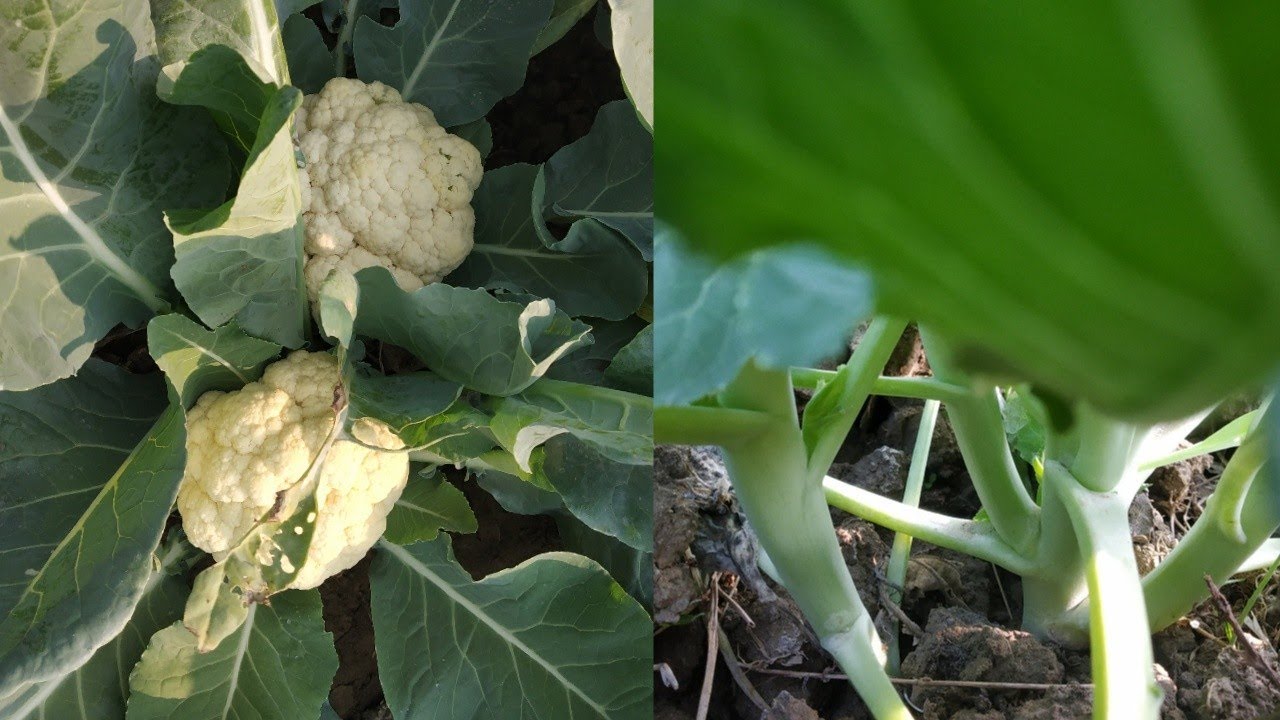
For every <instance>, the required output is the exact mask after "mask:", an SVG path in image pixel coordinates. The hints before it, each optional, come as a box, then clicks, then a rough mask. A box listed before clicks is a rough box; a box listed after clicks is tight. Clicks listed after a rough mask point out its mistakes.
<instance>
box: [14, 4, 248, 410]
mask: <svg viewBox="0 0 1280 720" xmlns="http://www.w3.org/2000/svg"><path fill="white" fill-rule="evenodd" d="M155 53H156V48H155V41H154V35H153V32H152V28H151V21H150V18H149V16H148V6H147V3H146V2H145V1H144V0H73V1H72V2H65V3H58V4H57V5H56V11H55V9H54V6H51V5H50V4H49V3H46V2H39V1H37V0H13V1H12V2H5V3H0V68H4V72H3V73H2V74H0V215H3V217H4V227H3V228H0V390H26V389H29V388H33V387H37V386H39V385H43V384H45V383H48V382H52V381H53V380H57V379H59V378H63V377H67V376H68V375H71V374H73V373H74V372H75V371H76V369H77V368H79V367H80V366H81V365H82V364H84V362H85V360H86V359H88V357H89V353H90V351H91V350H92V349H93V343H94V342H95V341H97V340H98V339H99V338H101V337H102V336H103V335H105V334H106V333H107V331H108V330H110V329H111V328H112V327H113V326H114V325H116V324H117V323H121V322H125V323H129V324H131V325H136V324H138V323H141V322H143V321H144V320H145V319H146V318H147V316H148V315H150V314H151V313H152V312H154V311H159V310H163V309H165V308H167V307H168V305H169V298H170V292H171V291H170V289H169V280H168V271H169V265H170V264H171V263H172V261H173V249H172V247H171V245H170V235H169V232H168V231H167V230H166V229H165V226H164V223H163V220H162V216H161V212H162V211H163V210H164V209H166V208H170V207H183V206H189V205H192V204H202V203H207V202H214V201H217V200H219V199H221V193H222V191H223V188H224V187H225V184H226V178H227V163H226V161H225V159H224V158H223V148H222V141H221V140H220V139H219V138H218V136H217V131H216V130H215V129H214V127H213V124H212V123H210V122H208V121H207V120H206V119H204V118H201V117H199V114H198V113H193V112H192V111H190V110H187V109H180V108H174V107H170V106H167V105H164V104H162V103H161V102H160V101H159V100H158V99H157V98H156V96H155V81H156V75H157V72H158V70H159V64H158V63H157V61H156V58H155Z"/></svg>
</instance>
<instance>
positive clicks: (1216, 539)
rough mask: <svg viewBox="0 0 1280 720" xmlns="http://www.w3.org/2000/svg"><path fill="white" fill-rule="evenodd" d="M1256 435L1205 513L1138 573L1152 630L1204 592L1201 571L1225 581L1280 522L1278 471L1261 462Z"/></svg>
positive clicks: (1243, 448) (1260, 446)
mask: <svg viewBox="0 0 1280 720" xmlns="http://www.w3.org/2000/svg"><path fill="white" fill-rule="evenodd" d="M1255 437H1257V436H1253V435H1251V436H1250V438H1249V439H1246V440H1245V442H1244V444H1242V445H1241V446H1240V449H1239V450H1237V451H1236V454H1235V455H1234V456H1232V458H1231V461H1230V462H1229V463H1227V469H1226V471H1225V472H1223V475H1222V479H1221V480H1220V481H1219V483H1218V487H1219V491H1218V492H1215V493H1214V494H1213V495H1211V496H1210V497H1209V501H1208V502H1207V503H1206V504H1205V509H1204V514H1202V515H1201V516H1200V519H1198V520H1197V521H1196V523H1195V524H1194V525H1192V527H1191V530H1190V531H1189V532H1188V533H1187V534H1186V536H1185V537H1183V538H1182V541H1181V542H1179V543H1178V544H1177V546H1176V547H1174V549H1173V552H1171V553H1169V556H1168V557H1166V558H1165V559H1164V561H1163V562H1161V563H1160V564H1159V565H1157V566H1156V569H1155V570H1152V571H1151V573H1149V574H1148V575H1147V576H1146V577H1145V578H1143V590H1144V592H1145V594H1146V598H1147V613H1148V619H1149V621H1150V624H1151V627H1150V629H1151V631H1153V632H1154V631H1157V630H1160V629H1161V628H1164V627H1167V626H1168V625H1171V624H1173V623H1174V622H1176V621H1177V620H1178V618H1180V617H1182V616H1183V615H1185V614H1186V613H1187V612H1190V610H1191V608H1193V607H1195V606H1196V604H1197V603H1199V602H1201V601H1202V600H1204V599H1205V598H1206V597H1207V596H1208V589H1207V588H1206V587H1205V584H1204V580H1203V578H1204V576H1205V575H1206V574H1208V575H1210V576H1212V577H1213V579H1214V581H1215V582H1218V583H1222V582H1225V581H1226V579H1227V578H1229V577H1231V576H1232V575H1233V574H1235V573H1236V572H1238V571H1239V570H1240V569H1241V567H1242V566H1244V565H1245V564H1246V563H1247V562H1248V561H1249V560H1250V558H1251V556H1252V555H1253V554H1254V553H1255V552H1256V551H1258V549H1259V548H1261V547H1262V546H1263V545H1264V544H1265V543H1267V542H1268V538H1270V537H1271V533H1273V532H1275V530H1276V528H1277V527H1280V472H1271V470H1274V468H1271V467H1270V466H1269V465H1266V464H1264V462H1263V461H1264V459H1265V454H1264V453H1265V449H1264V445H1265V443H1261V442H1259V441H1260V440H1261V438H1260V437H1258V439H1257V440H1255V439H1254V438H1255Z"/></svg>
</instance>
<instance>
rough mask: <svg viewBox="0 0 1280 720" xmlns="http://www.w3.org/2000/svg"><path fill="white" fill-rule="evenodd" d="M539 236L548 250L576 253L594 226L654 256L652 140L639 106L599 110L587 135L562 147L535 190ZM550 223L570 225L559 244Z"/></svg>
mask: <svg viewBox="0 0 1280 720" xmlns="http://www.w3.org/2000/svg"><path fill="white" fill-rule="evenodd" d="M533 212H534V213H535V214H536V215H537V216H538V218H539V219H540V220H541V222H538V223H537V224H536V228H537V230H538V235H539V236H540V237H541V238H542V241H543V242H544V243H546V244H547V246H548V247H556V248H558V249H561V250H566V251H574V250H576V249H577V248H578V247H579V246H580V245H582V244H583V243H585V242H586V241H587V239H588V238H586V237H581V236H580V235H581V234H582V233H584V232H585V230H586V229H587V228H588V227H590V226H591V225H592V224H593V223H599V224H600V225H604V226H606V227H609V228H612V229H614V230H616V231H617V232H619V233H621V234H622V235H623V236H624V237H626V238H627V239H628V240H630V241H631V244H633V245H635V246H636V248H637V249H639V250H640V252H641V254H643V255H644V257H645V259H650V258H652V256H653V136H652V135H650V134H649V132H648V131H647V130H645V129H644V127H643V126H642V125H641V124H640V120H639V119H638V118H637V117H636V113H635V108H633V107H631V103H629V102H626V101H625V100H616V101H614V102H611V103H609V104H608V105H605V106H604V107H602V108H600V112H599V113H598V114H597V115H596V121H595V124H593V125H592V126H591V132H589V133H587V135H586V137H583V138H582V139H580V140H577V141H575V142H573V143H571V144H569V145H566V146H564V147H563V148H560V150H558V151H556V154H555V155H552V156H551V159H550V160H548V161H547V162H546V164H544V165H543V166H542V169H541V170H540V171H539V172H538V179H537V181H536V182H535V183H534V186H533ZM548 224H560V225H567V226H568V233H567V235H566V236H565V238H564V239H563V240H558V239H557V238H556V236H555V235H554V234H553V233H552V232H551V228H550V227H548Z"/></svg>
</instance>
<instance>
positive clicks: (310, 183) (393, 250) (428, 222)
mask: <svg viewBox="0 0 1280 720" xmlns="http://www.w3.org/2000/svg"><path fill="white" fill-rule="evenodd" d="M297 130H298V145H299V147H300V148H301V150H302V154H303V156H304V157H305V158H306V168H304V169H303V170H302V171H301V172H300V174H301V180H302V185H303V205H304V208H303V209H304V212H303V216H302V218H303V222H304V224H305V226H306V248H305V249H306V252H307V266H306V273H305V274H306V281H307V291H308V293H309V294H310V295H311V299H312V300H313V301H314V300H315V299H316V296H317V294H318V293H319V289H320V284H321V283H323V282H324V280H325V278H326V277H328V276H329V273H330V272H332V271H333V270H334V269H335V268H339V267H340V268H344V269H346V270H348V271H351V272H355V271H356V270H359V269H361V268H366V267H370V266H374V265H381V266H384V267H386V268H388V269H389V270H391V274H392V275H393V276H395V279H396V282H397V283H399V285H400V287H402V288H404V289H405V290H416V289H418V288H420V287H422V286H423V285H425V284H426V283H432V282H437V281H439V280H441V279H442V278H444V276H445V275H448V274H449V273H450V272H451V271H452V270H453V269H454V268H456V267H458V266H459V265H461V264H462V261H463V260H464V259H465V258H466V257H467V253H469V252H471V248H472V246H473V244H474V238H473V232H474V230H475V214H474V212H473V211H472V209H471V195H472V194H473V193H474V192H475V189H476V187H477V186H478V185H479V184H480V177H481V175H482V174H483V169H482V167H481V161H480V152H479V151H478V150H476V149H475V147H474V146H472V145H471V143H469V142H467V141H466V140H463V139H462V138H460V137H457V136H456V135H450V134H449V133H447V132H446V131H445V129H444V128H443V127H441V126H440V125H439V123H437V122H436V119H435V116H434V115H432V114H431V111H430V110H428V109H427V108H425V107H423V106H422V105H419V104H417V103H410V102H405V101H404V100H403V99H401V97H400V93H399V92H397V91H396V90H395V88H392V87H388V86H386V85H383V84H382V83H380V82H374V83H368V84H366V83H364V82H362V81H360V80H352V79H349V78H334V79H333V80H330V81H329V82H328V83H326V84H325V86H324V88H323V89H321V91H320V92H319V93H318V94H316V95H308V96H307V97H306V99H305V100H303V103H302V108H301V109H299V110H298V113H297Z"/></svg>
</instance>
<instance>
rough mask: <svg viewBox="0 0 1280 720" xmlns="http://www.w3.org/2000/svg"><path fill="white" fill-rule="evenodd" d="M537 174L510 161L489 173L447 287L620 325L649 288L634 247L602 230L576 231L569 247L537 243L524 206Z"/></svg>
mask: <svg viewBox="0 0 1280 720" xmlns="http://www.w3.org/2000/svg"><path fill="white" fill-rule="evenodd" d="M537 175H538V168H537V167H535V166H533V165H525V164H523V163H515V164H512V165H507V166H504V167H500V168H498V169H496V170H490V171H489V172H488V173H486V174H485V176H484V182H483V183H481V184H480V188H479V189H478V190H477V191H476V195H475V198H473V199H472V201H471V202H472V205H473V206H474V207H475V210H476V232H475V238H476V244H475V248H474V249H473V250H472V251H471V254H470V255H468V256H467V259H466V261H465V262H463V263H462V266H461V267H459V268H458V269H457V270H456V271H454V273H453V274H452V275H450V276H449V282H450V283H451V284H454V285H464V286H467V287H487V288H491V289H492V288H502V289H505V290H515V291H519V292H528V293H532V294H534V295H537V296H538V297H545V298H551V299H552V300H555V301H556V304H557V305H559V306H560V307H561V308H563V309H564V310H565V312H567V313H569V314H570V315H573V316H574V317H580V316H589V317H601V318H607V319H610V320H621V319H622V318H625V317H627V316H629V315H631V314H632V313H634V312H635V311H636V309H637V308H639V307H640V304H641V303H642V302H644V298H645V294H646V293H647V291H648V289H649V282H648V268H647V267H646V266H645V263H644V260H643V259H642V258H641V256H640V253H639V252H638V251H636V249H635V248H633V247H631V245H630V244H629V243H628V242H627V241H626V240H624V239H623V238H622V237H621V236H619V235H618V234H617V233H616V232H614V231H612V230H610V229H609V228H608V227H606V226H604V225H602V224H600V223H596V222H591V223H590V224H584V225H583V226H581V227H579V226H575V227H576V228H577V231H576V232H575V236H574V240H573V242H570V243H561V242H558V241H554V239H553V242H552V244H551V245H549V246H548V245H547V244H545V243H543V241H542V239H541V238H540V236H539V232H538V229H537V226H538V225H541V219H540V218H539V219H535V218H534V215H533V212H532V210H531V209H530V204H531V201H532V198H533V184H534V180H535V178H536V177H537Z"/></svg>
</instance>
